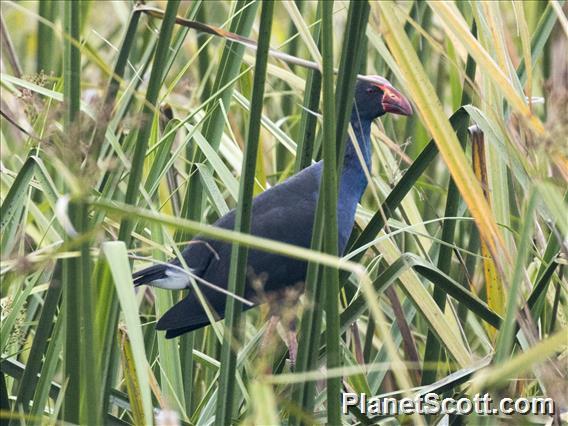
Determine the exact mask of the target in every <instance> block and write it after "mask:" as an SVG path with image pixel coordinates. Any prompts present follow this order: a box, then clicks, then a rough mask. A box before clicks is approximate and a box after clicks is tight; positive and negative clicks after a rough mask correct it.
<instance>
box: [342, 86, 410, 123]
mask: <svg viewBox="0 0 568 426" xmlns="http://www.w3.org/2000/svg"><path fill="white" fill-rule="evenodd" d="M387 112H390V113H392V114H399V115H412V106H411V105H410V102H409V101H408V99H406V98H405V97H404V96H403V95H402V94H401V93H400V92H399V91H398V90H396V89H395V88H394V87H393V86H392V85H391V84H390V82H389V81H388V80H387V79H386V78H384V77H380V76H378V75H376V76H366V77H360V78H359V80H357V85H356V87H355V103H354V105H353V112H352V116H353V117H359V118H360V119H367V120H374V119H375V118H377V117H380V116H381V115H384V114H385V113H387Z"/></svg>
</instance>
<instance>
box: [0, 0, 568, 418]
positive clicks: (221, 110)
mask: <svg viewBox="0 0 568 426" xmlns="http://www.w3.org/2000/svg"><path fill="white" fill-rule="evenodd" d="M150 5H151V6H155V7H158V8H162V9H163V10H164V12H163V14H161V15H160V17H158V15H155V16H151V15H149V14H146V13H143V12H141V11H140V9H138V8H137V7H136V6H135V5H134V3H132V2H128V1H117V2H96V3H95V2H56V1H42V2H11V1H5V2H2V3H1V12H2V20H1V23H2V68H1V89H2V102H1V112H2V118H1V122H0V123H1V128H0V131H1V133H0V136H1V139H0V148H1V155H2V157H1V170H0V172H1V174H0V188H1V202H2V207H1V218H0V227H1V236H0V240H1V250H2V258H1V263H0V268H1V269H0V274H1V277H2V282H1V297H2V299H1V302H2V324H1V327H0V335H1V341H0V345H1V349H2V353H1V360H0V362H1V364H0V367H1V370H2V381H1V382H0V399H1V401H0V402H1V407H0V408H1V412H0V415H1V416H2V419H3V420H8V421H9V422H10V424H23V423H25V424H44V423H48V424H52V423H57V422H59V421H61V422H67V423H74V424H151V423H156V424H172V423H173V424H176V423H183V424H196V425H197V424H200V425H201V424H212V423H213V422H217V424H230V423H243V424H277V423H284V424H312V423H322V424H325V423H329V424H341V423H345V424H352V423H355V422H360V423H363V424H371V423H375V422H379V421H382V422H385V423H386V422H392V423H393V424H397V423H406V424H408V423H411V422H412V423H422V424H425V423H433V424H445V423H446V422H448V421H449V422H453V421H455V420H458V421H459V419H456V418H455V416H428V417H422V416H412V417H409V416H405V415H396V416H389V415H387V416H383V417H381V418H379V419H377V418H373V416H371V415H369V414H368V413H363V412H361V411H360V410H359V409H358V408H355V407H351V408H350V410H349V412H348V414H344V413H343V412H342V411H341V410H340V406H339V402H340V401H341V393H342V392H344V391H349V392H357V393H361V392H364V393H367V394H368V395H387V394H388V395H392V394H394V395H400V396H401V397H402V396H409V397H414V396H416V395H420V394H424V393H426V392H438V393H440V394H442V395H444V396H453V397H455V396H469V397H472V396H473V394H475V393H476V392H489V393H491V395H492V396H494V398H499V397H500V396H509V397H532V396H547V397H551V398H553V399H554V400H555V403H556V406H557V409H558V410H559V411H558V412H559V413H561V410H562V409H565V408H566V406H567V405H568V401H567V399H566V395H567V394H568V392H566V383H567V381H566V376H565V375H566V368H565V352H566V345H567V343H568V342H567V337H566V336H567V335H568V333H567V328H566V327H567V322H566V321H567V320H566V315H567V310H566V289H567V282H566V274H565V263H566V262H565V259H566V253H567V247H566V238H567V235H568V220H567V216H566V208H567V207H568V206H567V194H566V187H567V181H568V168H567V164H568V162H567V158H568V152H567V150H566V146H567V144H566V129H567V128H568V122H567V118H566V114H565V111H566V106H565V101H566V96H567V94H568V83H567V82H566V79H565V75H566V69H567V67H568V58H567V55H566V51H568V49H567V48H566V45H567V36H566V33H565V32H564V31H565V29H564V26H563V25H562V24H565V23H566V5H565V4H564V2H557V1H554V2H516V3H512V4H511V3H497V2H493V3H491V2H475V1H464V2H456V3H450V2H428V3H425V2H391V1H381V2H369V3H367V2H333V3H332V2H327V1H321V2H294V3H286V4H284V3H280V2H255V1H250V0H238V1H234V2H232V1H215V2H211V1H207V2H205V1H195V2H179V1H168V2H155V3H154V2H153V3H152V4H150ZM259 9H260V10H259ZM300 11H301V12H300ZM176 16H177V17H184V18H186V19H190V20H191V19H200V20H202V21H206V22H205V23H207V24H210V25H214V26H217V27H222V28H225V29H227V30H229V31H231V32H233V33H237V34H240V35H242V36H245V37H250V38H252V39H255V40H259V44H258V49H246V48H245V47H244V46H243V45H241V44H238V43H234V42H230V41H224V40H222V39H221V38H219V37H213V36H211V35H205V34H202V33H199V32H196V31H195V30H191V29H188V28H186V27H183V26H181V25H179V23H180V22H183V21H182V20H179V19H178V20H177V22H178V23H177V24H176ZM269 47H272V48H279V50H282V51H284V52H287V53H290V54H291V55H296V56H298V57H301V58H304V59H308V60H311V61H314V62H315V63H317V64H319V65H318V66H319V67H321V72H320V71H316V70H314V69H309V70H308V69H305V68H302V67H301V66H299V65H297V64H295V65H292V64H287V63H286V62H284V61H281V60H277V59H274V58H272V59H271V58H270V55H269V54H268V48H269ZM335 69H338V70H339V71H338V73H336V72H335V71H334V70H335ZM358 73H359V74H382V75H384V76H385V77H387V78H389V79H390V80H391V82H392V83H393V85H394V86H396V87H397V88H399V89H400V90H401V91H402V92H404V93H405V95H407V96H408V98H409V99H411V101H412V102H413V104H414V106H415V109H416V113H415V115H414V117H412V118H403V119H400V118H396V117H393V116H390V115H387V116H385V117H383V118H381V119H380V120H377V122H376V125H375V126H374V127H373V136H372V142H373V147H374V149H373V167H372V170H370V175H369V188H368V190H367V192H366V194H365V195H364V197H363V199H362V200H361V203H360V205H359V206H358V209H357V215H356V227H355V229H354V231H353V234H352V235H351V238H350V240H349V243H348V249H347V251H346V253H344V256H343V257H342V258H341V257H339V255H341V254H339V253H337V251H336V248H337V229H336V223H335V222H336V218H335V215H334V214H333V212H335V206H336V204H337V202H338V200H337V182H338V177H339V173H340V168H341V164H342V161H341V158H342V155H343V150H344V147H345V140H346V136H347V134H348V132H349V131H350V130H349V128H348V118H349V115H350V112H351V105H352V93H353V87H354V84H355V80H356V75H357V74H358ZM319 113H321V114H322V115H321V117H320V116H319ZM438 154H440V155H438ZM322 158H324V159H325V162H324V173H323V182H322V193H321V197H320V201H319V203H318V209H317V217H316V223H315V226H314V235H313V236H312V247H311V249H305V248H297V247H293V246H289V245H286V244H282V243H280V242H275V241H270V240H265V239H262V238H257V237H253V236H250V235H248V234H247V232H248V230H249V229H250V201H251V199H252V196H253V195H257V194H259V193H260V192H262V191H264V190H266V189H267V188H269V187H270V186H272V185H274V184H276V183H278V182H280V181H282V180H284V179H285V178H287V177H288V176H290V175H292V174H294V173H295V172H297V171H299V170H301V169H302V168H304V167H306V166H308V165H309V164H310V163H311V162H312V161H313V160H319V159H322ZM230 208H237V212H238V218H239V220H238V221H237V223H238V226H237V228H236V229H235V230H234V231H231V230H221V229H218V228H213V227H211V226H209V225H208V224H210V223H212V222H213V221H214V220H215V219H217V218H218V217H220V216H221V215H223V214H225V213H226V212H227V211H228V210H229V209H230ZM196 233H201V234H204V235H208V236H210V237H212V238H218V239H222V240H224V241H231V242H234V243H235V245H234V251H233V260H232V273H231V282H230V284H231V285H230V290H231V291H232V292H234V293H237V294H238V293H240V292H241V291H242V288H243V284H244V277H245V272H246V269H245V265H246V263H245V262H246V256H247V254H246V253H247V249H248V248H254V249H262V250H268V251H270V252H274V253H281V254H286V255H289V256H294V257H296V258H301V259H304V260H306V261H308V262H309V263H310V265H309V268H308V275H307V279H306V292H305V294H304V296H303V298H302V299H301V302H300V304H299V306H298V309H297V310H295V311H294V312H293V313H291V314H293V315H294V316H297V318H298V320H299V321H300V327H299V328H298V330H299V351H298V360H297V364H296V366H295V367H294V368H292V367H291V366H290V364H289V363H288V362H287V357H288V353H287V352H288V351H287V348H286V345H285V340H286V339H280V338H279V337H278V338H276V339H274V340H273V341H272V342H271V346H270V350H269V351H266V350H261V349H260V346H261V341H262V340H263V333H264V330H265V328H266V327H265V324H266V322H267V318H266V315H267V312H266V309H264V308H257V309H253V310H250V311H247V313H246V314H241V312H240V307H239V303H238V302H237V301H236V300H235V299H233V298H230V300H231V302H230V304H229V305H230V306H229V309H228V315H227V320H226V321H225V322H224V323H216V324H214V325H212V326H209V327H206V328H204V329H201V330H197V331H195V332H192V333H190V334H187V335H185V336H183V337H181V338H179V339H176V340H173V341H172V340H166V339H165V337H164V336H163V334H162V333H161V332H157V331H155V330H154V323H155V321H156V320H157V317H159V316H160V315H162V314H163V313H164V312H165V311H166V310H167V309H168V308H169V307H170V306H172V305H173V304H174V303H175V302H177V301H178V300H180V298H181V297H183V295H182V294H177V293H171V292H168V291H166V290H160V289H143V290H140V291H135V290H134V289H133V287H132V280H131V272H132V270H136V269H139V268H141V267H143V266H145V265H147V264H148V262H149V261H150V259H156V260H160V261H166V260H168V259H170V258H171V257H173V256H176V255H179V252H180V250H181V248H183V246H184V244H186V243H187V241H188V240H189V239H190V238H191V236H193V235H195V234H196ZM191 291H196V292H198V293H199V292H200V290H199V285H197V284H196V285H195V286H193V288H192V290H191ZM280 331H284V332H286V330H285V329H284V330H280ZM265 349H266V348H265ZM267 365H268V366H269V368H266V367H267ZM461 420H463V421H464V422H465V423H470V424H479V423H482V422H485V423H486V424H494V422H495V421H498V422H503V423H507V422H509V423H511V422H517V421H521V420H522V421H523V422H524V423H525V424H533V423H534V424H541V423H542V422H544V421H547V420H550V418H544V417H539V416H533V417H523V418H522V419H521V418H520V417H515V416H513V417H505V416H502V417H499V418H495V417H464V418H462V419H461ZM557 420H558V419H557Z"/></svg>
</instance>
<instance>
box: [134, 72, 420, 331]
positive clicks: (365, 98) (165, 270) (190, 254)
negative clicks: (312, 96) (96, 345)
mask: <svg viewBox="0 0 568 426" xmlns="http://www.w3.org/2000/svg"><path fill="white" fill-rule="evenodd" d="M385 112H392V113H395V114H402V115H409V114H411V112H412V108H411V107H410V104H409V103H408V101H407V100H406V99H405V98H404V97H403V96H402V95H401V94H400V93H399V92H398V91H396V90H395V89H394V88H393V87H392V86H391V85H390V83H388V81H386V80H385V79H383V78H381V77H369V78H367V79H365V80H359V81H358V82H357V86H356V93H355V105H354V107H353V113H352V115H351V125H352V127H353V130H354V132H355V136H356V141H355V143H357V144H358V146H359V148H360V150H361V153H362V155H363V158H364V161H365V163H366V165H367V167H368V168H369V169H370V166H371V143H370V132H371V122H372V120H373V119H375V118H377V117H379V116H381V115H383V114H384V113H385ZM321 174H322V162H321V161H320V162H318V163H316V164H313V165H312V166H310V167H308V168H306V169H304V170H302V171H301V172H300V173H298V174H296V175H295V176H292V177H290V178H289V179H287V180H286V181H285V182H283V183H281V184H279V185H276V186H274V187H272V188H270V189H268V190H266V191H265V192H263V193H262V194H260V195H259V196H257V197H256V198H255V199H254V200H253V211H252V231H251V233H252V234H253V235H257V236H260V237H264V238H269V239H274V240H278V241H282V242H286V243H289V244H293V245H297V246H301V247H309V245H310V240H311V235H312V228H313V221H314V214H315V208H316V203H317V199H318V194H319V186H320V180H321ZM366 186H367V178H366V176H365V173H364V171H363V167H362V165H361V162H360V160H359V157H358V155H357V153H356V150H355V147H354V144H353V143H352V141H351V140H349V141H348V143H347V147H346V150H345V156H344V160H343V169H342V174H341V178H340V182H339V195H338V207H337V213H338V214H337V218H338V230H339V252H340V253H343V250H344V249H345V245H346V244H347V239H348V238H349V235H350V233H351V230H352V228H353V223H354V218H355V209H356V207H357V203H358V202H359V200H360V199H361V196H362V195H363V192H364V191H365V188H366ZM234 220H235V212H234V211H231V212H229V213H228V214H227V215H225V216H223V217H222V218H220V219H219V220H218V221H217V222H216V223H215V224H214V225H215V226H218V227H220V228H225V229H233V228H234ZM182 255H183V257H184V260H185V262H186V263H187V265H188V267H189V268H191V270H192V273H193V274H195V275H197V276H199V277H201V278H202V279H204V280H206V281H208V282H210V283H213V284H215V285H217V286H219V287H223V288H227V279H228V273H229V267H230V258H231V245H230V244H227V243H223V242H219V241H215V240H210V239H207V238H203V237H199V236H197V237H195V238H194V239H193V240H192V242H191V243H190V244H189V245H188V246H187V247H186V248H185V249H184V250H183V252H182ZM172 265H176V266H179V265H180V263H179V261H178V260H174V261H172ZM248 265H249V280H248V282H247V286H246V290H245V295H244V296H245V298H247V299H249V300H253V301H255V303H262V302H263V301H265V300H266V299H265V297H264V296H267V297H268V298H269V299H271V300H275V301H277V302H278V301H280V299H281V298H282V297H284V295H283V293H284V291H285V290H286V289H288V288H291V287H295V286H299V287H301V285H302V283H303V281H304V279H305V275H306V268H307V265H306V263H305V262H303V261H301V260H298V259H292V258H289V257H285V256H279V255H275V254H272V253H266V252H263V251H259V250H251V251H250V252H249V257H248ZM259 281H260V282H262V283H263V286H262V290H261V291H258V285H257V284H255V283H257V282H259ZM134 283H135V284H136V285H140V284H149V285H153V286H156V287H161V288H170V289H181V288H186V287H189V286H190V282H189V277H188V276H187V275H186V274H184V273H182V272H181V271H180V270H179V269H177V268H172V267H168V266H166V265H154V266H151V267H149V268H146V269H143V270H142V271H138V272H136V273H135V274H134ZM201 290H202V293H203V295H204V296H205V298H206V299H207V300H208V302H209V304H210V306H211V308H212V311H213V312H215V313H217V315H218V317H219V318H223V317H224V311H225V301H226V297H227V296H226V295H225V294H222V293H220V292H218V291H216V290H214V289H212V288H209V287H203V286H202V287H201ZM276 305H277V304H276ZM245 308H246V306H245ZM207 324H209V320H208V318H207V315H206V314H205V310H204V309H203V307H202V306H201V303H200V302H199V300H198V298H197V295H196V294H195V293H194V292H190V294H189V295H188V296H187V297H186V298H185V299H183V300H182V301H181V302H179V303H178V304H176V305H175V306H174V307H172V308H171V309H170V310H169V311H167V312H166V313H165V314H164V315H163V316H162V318H161V319H160V320H159V321H158V324H157V326H156V328H157V329H158V330H167V333H166V337H168V338H172V337H175V336H178V335H180V334H183V333H186V332H188V331H191V330H195V329H197V328H200V327H203V326H205V325H207Z"/></svg>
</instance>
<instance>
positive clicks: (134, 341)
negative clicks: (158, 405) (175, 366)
mask: <svg viewBox="0 0 568 426" xmlns="http://www.w3.org/2000/svg"><path fill="white" fill-rule="evenodd" d="M102 252H103V254H104V256H105V260H106V262H107V263H108V266H109V269H110V272H111V274H112V279H113V281H114V285H115V288H116V295H117V297H118V300H119V303H120V306H121V311H122V314H123V315H124V321H125V323H126V333H127V336H128V339H127V341H128V342H129V344H130V345H131V355H132V364H131V366H132V367H133V368H134V369H135V376H136V379H135V380H136V384H137V386H136V387H135V388H134V389H133V391H134V392H135V394H134V395H133V394H130V397H131V398H132V397H133V396H135V395H139V398H140V402H141V405H142V416H143V417H142V420H143V422H144V423H145V424H152V419H153V416H152V398H151V394H150V383H149V381H148V361H147V359H146V354H145V353H144V340H143V337H142V331H141V326H140V319H139V317H138V304H137V302H136V295H135V294H134V285H133V284H132V273H131V271H130V265H129V261H128V256H127V253H126V246H125V244H124V243H123V242H121V241H116V242H106V243H104V244H103V246H102Z"/></svg>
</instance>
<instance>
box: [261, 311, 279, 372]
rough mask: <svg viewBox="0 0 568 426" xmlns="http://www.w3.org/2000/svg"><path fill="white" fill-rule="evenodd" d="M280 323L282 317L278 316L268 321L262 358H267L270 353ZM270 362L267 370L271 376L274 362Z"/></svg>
mask: <svg viewBox="0 0 568 426" xmlns="http://www.w3.org/2000/svg"><path fill="white" fill-rule="evenodd" d="M278 321H280V317H279V316H278V315H271V316H270V319H269V320H268V326H267V327H266V330H265V331H264V336H262V342H261V343H260V354H261V357H262V358H265V357H266V355H268V354H269V353H270V350H269V349H270V346H271V344H272V341H273V339H274V336H273V335H274V332H275V330H276V326H277V325H278ZM267 361H268V363H267V364H268V366H267V368H266V373H267V374H271V373H272V365H271V364H272V362H271V360H267Z"/></svg>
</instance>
